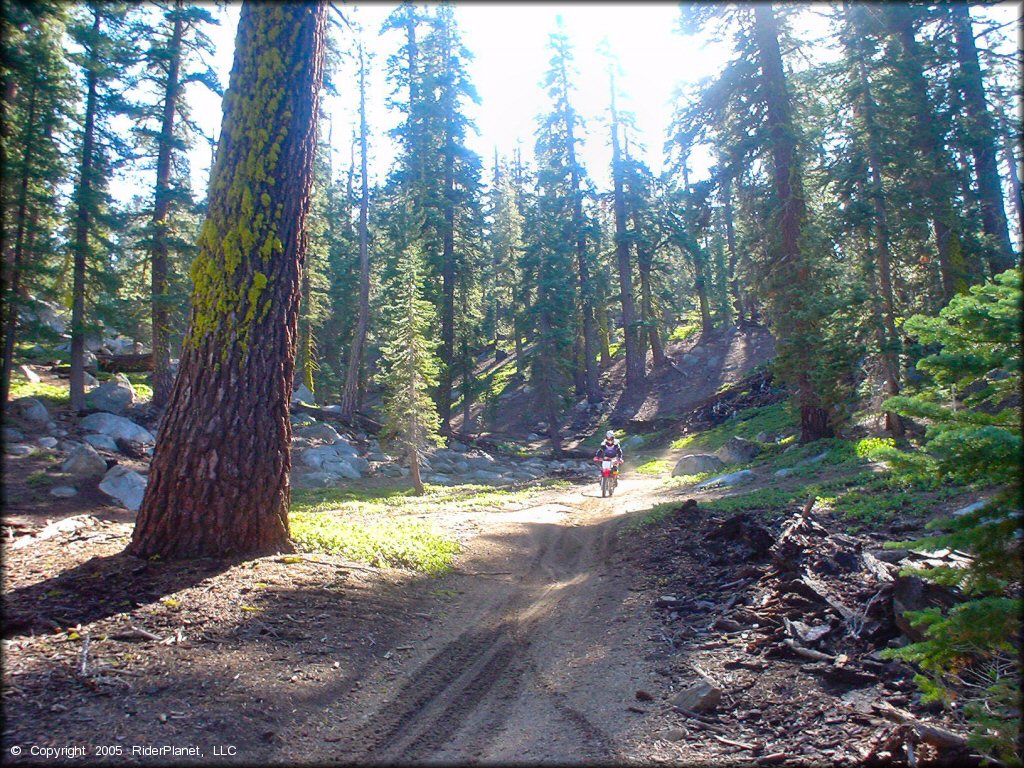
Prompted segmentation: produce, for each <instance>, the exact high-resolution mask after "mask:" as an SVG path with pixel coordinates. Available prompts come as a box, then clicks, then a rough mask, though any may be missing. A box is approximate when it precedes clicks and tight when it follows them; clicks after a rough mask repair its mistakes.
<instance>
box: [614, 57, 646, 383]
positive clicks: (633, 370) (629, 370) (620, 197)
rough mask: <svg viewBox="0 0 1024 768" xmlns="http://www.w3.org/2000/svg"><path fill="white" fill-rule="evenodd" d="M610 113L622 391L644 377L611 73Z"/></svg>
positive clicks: (642, 380)
mask: <svg viewBox="0 0 1024 768" xmlns="http://www.w3.org/2000/svg"><path fill="white" fill-rule="evenodd" d="M611 113H612V125H611V129H612V179H613V181H614V197H613V208H614V214H615V258H616V261H617V262H618V266H619V296H620V301H621V302H622V332H623V335H624V340H623V343H624V345H625V347H626V392H627V394H628V393H630V392H635V391H636V390H637V389H638V388H640V387H642V386H643V384H644V379H645V377H646V371H645V370H644V369H645V365H644V362H645V361H644V355H643V349H642V346H641V343H640V338H639V337H640V333H639V330H640V326H639V325H638V324H637V319H636V307H635V305H634V303H633V265H632V264H631V263H630V258H629V235H628V233H627V232H626V200H625V194H624V192H623V189H622V156H621V152H620V150H619V116H618V112H617V111H616V109H615V76H614V74H613V75H612V77H611Z"/></svg>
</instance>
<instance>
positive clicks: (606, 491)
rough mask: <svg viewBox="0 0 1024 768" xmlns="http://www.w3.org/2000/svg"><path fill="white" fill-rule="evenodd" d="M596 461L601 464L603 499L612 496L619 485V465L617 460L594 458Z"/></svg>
mask: <svg viewBox="0 0 1024 768" xmlns="http://www.w3.org/2000/svg"><path fill="white" fill-rule="evenodd" d="M594 461H599V462H601V498H602V499H603V498H604V497H605V496H611V495H612V494H613V493H615V486H617V485H618V484H619V470H618V464H621V462H620V461H618V460H616V459H601V458H598V457H596V456H595V457H594Z"/></svg>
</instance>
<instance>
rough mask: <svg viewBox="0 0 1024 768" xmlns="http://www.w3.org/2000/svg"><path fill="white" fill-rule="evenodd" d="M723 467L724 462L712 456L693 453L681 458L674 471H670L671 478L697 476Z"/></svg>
mask: <svg viewBox="0 0 1024 768" xmlns="http://www.w3.org/2000/svg"><path fill="white" fill-rule="evenodd" d="M724 466H725V462H723V461H722V460H721V459H720V458H718V457H717V456H715V455H713V454H710V453H695V454H692V455H690V456H683V458H681V459H680V460H679V461H677V462H676V466H675V469H673V470H672V477H680V476H681V475H697V474H700V473H701V472H717V471H718V470H720V469H721V468H722V467H724Z"/></svg>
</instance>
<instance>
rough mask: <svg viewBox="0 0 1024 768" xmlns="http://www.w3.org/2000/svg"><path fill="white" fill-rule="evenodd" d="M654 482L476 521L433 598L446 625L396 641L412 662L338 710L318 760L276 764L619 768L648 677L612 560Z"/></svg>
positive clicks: (637, 481)
mask: <svg viewBox="0 0 1024 768" xmlns="http://www.w3.org/2000/svg"><path fill="white" fill-rule="evenodd" d="M651 485H652V483H651V481H649V480H647V479H646V478H629V477H624V478H623V481H622V482H621V483H620V485H619V490H618V491H617V493H616V496H614V497H613V498H610V499H602V498H600V495H599V492H598V490H597V486H596V484H590V485H587V486H582V487H576V488H573V489H571V490H568V491H560V492H557V493H550V494H545V495H543V496H541V497H539V498H538V499H535V500H534V503H532V504H531V506H529V507H526V508H523V509H520V510H515V511H510V512H492V513H477V514H476V516H475V517H476V521H477V522H479V523H480V524H482V526H483V530H484V532H483V533H481V534H480V535H478V536H477V537H476V538H475V539H474V540H473V541H472V542H470V544H469V546H468V547H467V552H466V553H465V554H464V555H463V556H462V558H461V559H460V561H459V563H458V567H457V570H456V572H455V573H452V574H450V575H449V576H447V577H445V578H444V579H441V580H439V582H438V585H437V588H436V589H435V590H434V592H435V594H436V595H438V596H442V597H439V598H438V599H439V601H440V600H441V599H443V596H451V595H456V596H455V597H454V599H451V597H449V598H448V604H447V606H446V607H444V606H442V610H443V614H442V615H443V619H441V620H440V621H439V622H438V623H437V624H436V625H435V626H434V627H433V628H432V629H431V630H430V635H429V636H428V637H423V635H422V633H421V632H420V633H418V634H417V633H416V632H414V633H412V634H411V635H410V636H407V637H398V638H392V639H391V640H392V642H393V643H394V646H395V647H396V648H403V649H410V647H411V649H413V654H412V655H411V656H408V657H407V658H404V659H403V658H401V657H403V656H404V655H405V654H401V653H399V654H395V655H394V656H393V657H392V658H393V663H392V664H390V665H386V666H381V667H378V668H377V669H376V670H375V671H374V672H373V673H372V674H371V675H369V676H368V677H367V678H364V680H363V684H362V686H361V688H359V689H357V690H356V691H354V692H353V695H352V696H351V697H350V698H349V699H348V700H346V701H343V702H339V704H340V705H341V706H340V708H339V716H338V718H337V720H336V721H335V722H333V723H327V724H322V725H320V727H319V728H318V730H320V731H321V734H320V735H321V739H320V740H313V742H314V743H318V742H319V744H321V745H322V746H321V747H319V751H318V752H317V753H315V754H310V753H309V751H308V749H307V750H304V751H303V752H302V753H301V754H300V753H298V752H295V753H292V752H291V750H289V749H287V748H285V750H283V753H282V754H281V757H282V758H285V759H289V760H291V759H295V760H301V761H304V762H305V761H308V760H312V761H314V762H320V761H330V760H342V761H357V762H375V763H376V762H380V763H386V764H396V763H408V762H442V763H465V762H469V761H472V762H477V761H488V762H499V763H508V762H522V761H554V762H559V763H565V762H570V761H571V762H579V761H586V762H594V761H598V762H622V761H623V760H624V759H626V756H625V755H624V754H622V753H621V752H620V749H619V745H620V744H621V743H622V740H623V736H624V735H625V731H626V730H627V729H628V727H629V724H630V721H629V720H628V719H627V718H626V717H624V715H626V716H628V715H629V713H628V711H627V707H628V706H629V705H630V704H631V703H635V702H634V701H633V695H634V692H635V690H636V688H637V685H636V682H637V680H638V679H639V678H640V677H641V676H642V675H644V674H645V672H644V670H643V669H642V666H643V665H642V661H643V660H642V658H641V656H640V654H638V653H637V652H636V651H635V649H634V646H636V645H637V644H638V643H639V642H640V640H639V639H638V637H637V635H638V634H639V632H640V631H641V627H640V626H639V624H640V622H639V621H638V619H637V617H636V616H628V615H626V609H625V607H624V604H623V603H624V600H625V598H626V595H627V594H628V591H629V590H628V584H629V578H628V574H627V573H625V572H623V571H622V570H619V566H617V565H615V564H614V563H613V558H612V555H613V553H614V551H615V546H616V540H617V533H618V530H619V527H620V525H621V523H623V522H624V521H625V520H626V519H627V518H628V512H630V511H633V510H636V509H642V508H647V507H649V506H650V505H651V499H650V495H651V491H652V488H651ZM428 610H429V609H428ZM309 714H310V717H311V718H313V719H316V718H318V714H319V713H309ZM633 717H635V715H634V716H633ZM320 722H322V721H320Z"/></svg>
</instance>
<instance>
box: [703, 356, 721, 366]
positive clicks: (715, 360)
mask: <svg viewBox="0 0 1024 768" xmlns="http://www.w3.org/2000/svg"><path fill="white" fill-rule="evenodd" d="M704 364H705V365H706V366H707V367H708V368H717V367H718V366H720V365H721V364H722V358H720V357H718V356H717V355H708V359H707V360H706V361H705V362H704Z"/></svg>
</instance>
